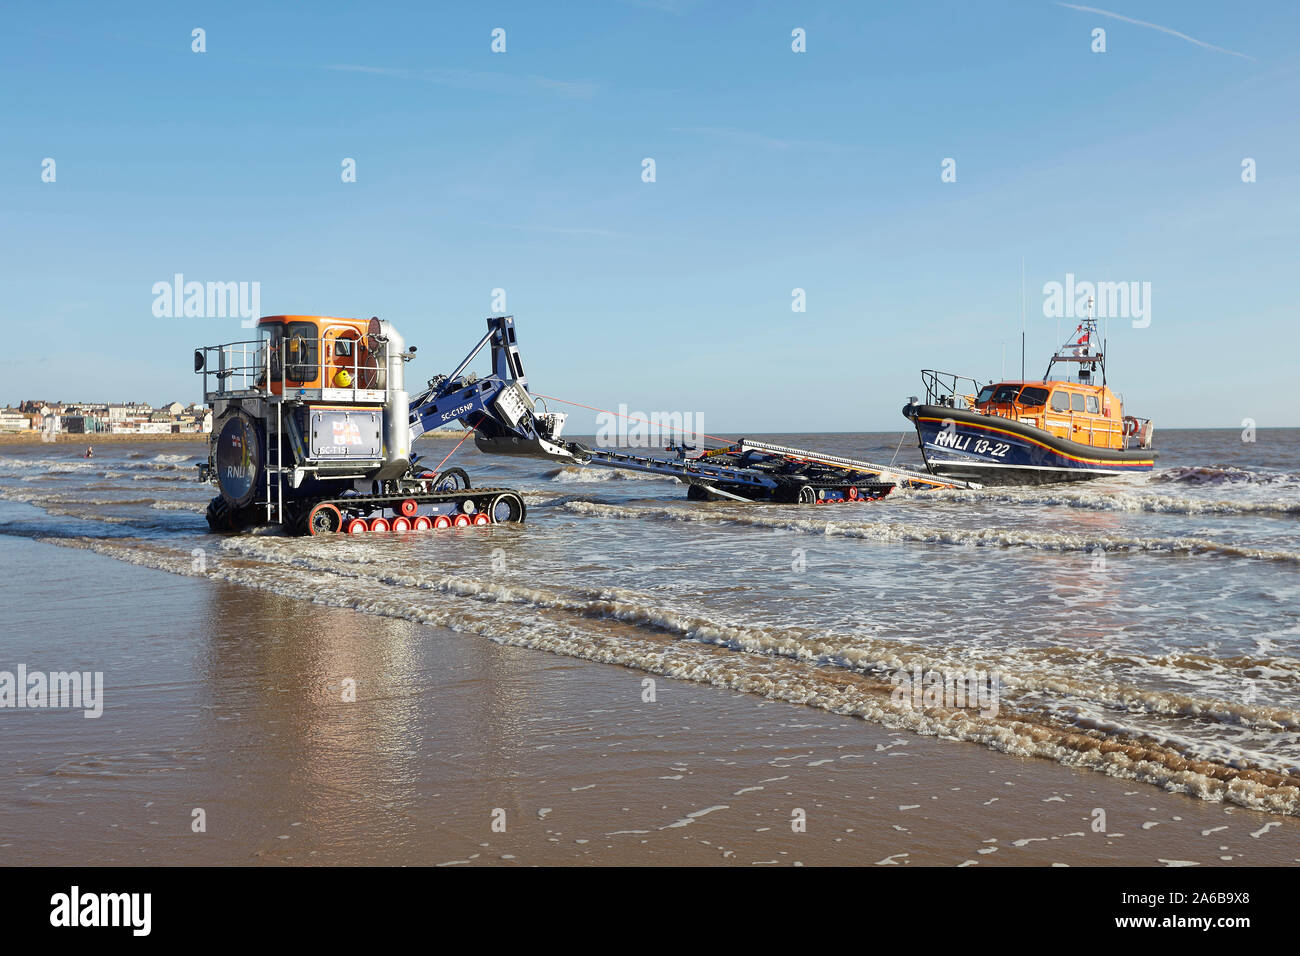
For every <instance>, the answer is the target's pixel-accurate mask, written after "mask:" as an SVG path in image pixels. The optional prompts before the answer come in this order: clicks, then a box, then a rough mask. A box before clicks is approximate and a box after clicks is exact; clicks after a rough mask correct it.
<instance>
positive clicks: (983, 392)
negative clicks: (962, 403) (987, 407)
mask: <svg viewBox="0 0 1300 956" xmlns="http://www.w3.org/2000/svg"><path fill="white" fill-rule="evenodd" d="M992 397H993V386H992V385H985V386H984V387H983V388H981V389H980V393H979V394H978V395H976V396H975V403H976V404H977V405H983V404H984V403H985V402H987V401H988V400H989V399H990V398H992Z"/></svg>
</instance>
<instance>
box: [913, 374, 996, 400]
mask: <svg viewBox="0 0 1300 956" xmlns="http://www.w3.org/2000/svg"><path fill="white" fill-rule="evenodd" d="M963 382H966V383H969V384H970V386H971V388H972V391H970V392H963V391H961V389H962V388H963V387H964V386H963V384H962V383H963ZM921 384H922V385H923V386H924V387H925V404H927V405H938V406H941V407H943V408H966V409H970V408H974V406H975V397H976V396H977V395H979V392H980V389H981V388H983V386H982V385H981V384H980V383H979V382H978V381H976V380H975V379H973V378H970V377H969V376H966V375H958V374H956V373H955V372H939V371H936V370H934V369H922V371H921Z"/></svg>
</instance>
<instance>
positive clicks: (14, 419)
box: [0, 408, 32, 432]
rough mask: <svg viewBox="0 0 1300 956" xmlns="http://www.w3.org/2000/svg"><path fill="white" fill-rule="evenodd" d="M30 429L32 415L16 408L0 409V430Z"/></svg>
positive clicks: (24, 430) (17, 430) (20, 430)
mask: <svg viewBox="0 0 1300 956" xmlns="http://www.w3.org/2000/svg"><path fill="white" fill-rule="evenodd" d="M31 430H32V416H31V415H29V414H27V413H25V412H21V411H19V410H18V409H16V408H3V409H0V431H6V432H27V431H31Z"/></svg>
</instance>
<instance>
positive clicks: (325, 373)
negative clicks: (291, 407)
mask: <svg viewBox="0 0 1300 956" xmlns="http://www.w3.org/2000/svg"><path fill="white" fill-rule="evenodd" d="M373 321H374V320H370V321H367V320H365V319H340V318H332V317H329V316H315V315H269V316H266V317H265V318H263V319H262V320H261V321H260V322H258V329H259V330H260V331H261V332H262V334H263V342H264V345H263V346H262V348H263V349H264V350H265V362H264V364H265V372H264V373H263V374H262V375H260V376H259V381H258V385H259V386H261V387H264V388H268V389H269V391H270V392H271V394H273V395H283V394H284V390H285V387H286V386H287V387H288V388H289V390H290V392H294V391H299V390H311V391H312V392H316V391H317V390H319V395H318V396H317V397H320V398H322V399H325V400H329V401H344V400H348V399H349V398H351V399H353V400H357V401H373V400H380V401H382V400H383V396H382V394H380V395H377V396H376V395H370V394H367V393H370V392H379V393H382V392H383V391H384V384H385V383H384V379H385V378H386V375H385V364H386V363H385V361H384V353H383V348H384V346H383V342H382V341H381V340H380V338H379V333H378V328H375V329H371V328H370V323H371V322H373ZM375 325H376V326H378V323H377V322H375ZM339 391H346V392H349V393H352V394H345V395H339V394H337V393H338V392H339ZM358 393H359V394H358Z"/></svg>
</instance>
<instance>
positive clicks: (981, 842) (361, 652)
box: [0, 538, 1300, 866]
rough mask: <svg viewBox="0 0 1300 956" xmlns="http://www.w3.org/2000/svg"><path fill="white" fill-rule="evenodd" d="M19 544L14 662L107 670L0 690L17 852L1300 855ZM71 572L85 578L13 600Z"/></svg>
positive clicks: (768, 714) (439, 640) (1297, 839)
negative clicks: (28, 694) (91, 687)
mask: <svg viewBox="0 0 1300 956" xmlns="http://www.w3.org/2000/svg"><path fill="white" fill-rule="evenodd" d="M9 542H10V546H9V547H7V548H6V549H4V550H3V551H0V574H3V576H4V577H3V580H4V581H5V582H6V584H5V588H6V591H7V592H9V593H10V595H11V599H10V602H9V603H10V605H11V607H13V608H14V611H13V613H12V615H11V632H12V634H13V635H15V637H14V638H13V639H12V640H11V641H9V642H8V644H9V646H8V647H7V653H6V655H5V660H4V661H0V667H4V668H12V667H14V666H15V665H16V664H17V663H20V662H21V663H25V664H27V665H28V667H29V668H30V669H47V670H49V669H64V668H72V667H77V668H83V669H92V670H102V671H103V672H104V675H105V685H106V690H105V710H104V715H103V717H101V718H99V719H96V720H87V719H84V718H83V717H82V716H81V714H80V713H79V712H68V711H60V712H35V711H15V710H0V721H4V722H5V723H4V729H5V732H4V733H3V734H0V768H2V769H0V833H3V834H5V836H4V837H2V838H0V853H3V854H4V857H5V858H7V859H10V860H14V861H18V860H29V861H30V860H35V859H39V860H40V861H41V862H42V863H68V864H71V863H80V862H83V861H86V860H91V861H94V862H97V863H105V864H108V863H175V864H181V863H216V864H248V863H295V864H301V863H333V864H348V863H354V864H364V863H388V864H413V865H433V864H440V865H442V864H445V865H466V864H469V865H474V864H484V863H488V864H506V865H519V864H524V865H528V864H567V863H586V864H629V863H637V864H665V865H668V864H710V863H720V864H734V865H746V866H750V865H791V864H795V863H800V864H805V865H826V864H839V865H859V864H863V865H871V864H880V865H918V864H920V865H942V866H958V865H980V866H989V865H1016V864H1018V865H1051V864H1069V865H1103V864H1136V865H1153V866H1158V865H1164V864H1165V863H1188V862H1191V863H1198V864H1202V865H1229V864H1231V865H1243V864H1245V865H1249V864H1289V863H1294V862H1297V861H1298V860H1300V820H1297V819H1295V818H1288V817H1279V816H1277V815H1272V814H1265V813H1260V812H1256V811H1251V810H1246V809H1242V808H1240V807H1233V806H1225V805H1222V804H1214V803H1208V802H1205V801H1202V800H1198V799H1195V798H1192V797H1187V796H1183V795H1180V794H1171V793H1165V792H1163V791H1161V790H1158V789H1156V788H1154V787H1151V786H1145V785H1138V784H1134V783H1133V782H1132V781H1126V780H1117V779H1112V778H1109V777H1106V776H1103V775H1101V774H1097V773H1093V772H1088V771H1082V770H1076V769H1072V768H1069V767H1064V766H1061V765H1058V764H1055V763H1052V762H1049V761H1046V760H1022V759H1019V758H1014V757H1009V756H1006V755H1002V754H997V753H993V752H990V751H988V750H985V749H983V748H981V747H979V746H977V745H972V744H969V743H961V742H956V741H949V740H943V739H937V738H932V737H922V736H918V735H914V734H907V733H898V732H892V731H889V730H886V729H884V728H881V727H878V726H875V725H872V724H868V723H866V722H864V721H860V720H855V719H851V718H841V717H837V716H835V715H832V714H828V713H826V712H824V711H820V710H815V709H812V708H806V707H801V706H793V705H787V704H780V703H773V702H770V701H765V700H762V699H759V698H756V697H752V696H749V695H744V694H737V693H734V692H731V691H726V690H720V689H717V688H713V687H709V686H705V685H699V684H694V683H690V682H682V681H675V680H670V679H666V678H658V679H656V683H655V691H656V694H655V696H656V700H655V701H654V702H652V703H651V702H646V701H645V700H643V694H644V687H645V685H644V681H645V680H646V679H647V677H648V675H646V674H645V673H643V672H640V671H632V670H628V669H625V668H622V667H616V666H610V665H604V664H595V663H588V662H584V661H577V660H571V659H567V658H562V657H556V656H554V655H550V654H546V653H543V652H539V651H533V650H528V649H524V648H516V647H508V646H503V645H499V644H496V643H494V642H492V641H491V640H489V639H487V638H485V637H482V636H478V635H472V634H459V633H455V632H451V631H445V630H441V629H438V628H433V627H428V626H424V625H418V624H412V623H409V622H406V621H400V620H395V619H391V618H383V617H376V616H372V615H366V614H362V613H359V612H357V611H354V610H351V609H345V608H331V607H324V606H320V605H313V604H309V603H307V602H306V601H303V600H298V599H295V598H289V597H283V596H280V595H276V594H270V593H266V592H263V591H258V590H254V589H249V588H242V587H238V586H234V585H230V584H226V583H221V582H217V581H213V580H206V579H203V578H194V577H184V576H180V575H174V574H168V573H166V572H162V571H156V570H152V569H148V568H142V567H136V566H132V565H126V564H122V563H120V562H117V561H114V560H112V559H110V558H107V557H104V556H101V555H98V554H93V553H90V552H86V551H82V550H74V549H69V548H62V547H57V546H52V545H48V544H44V543H40V542H35V541H29V540H22V539H14V538H11V539H9ZM51 576H55V577H57V578H59V579H61V580H66V581H70V582H76V586H75V587H71V588H69V590H68V594H67V596H66V599H65V600H62V601H60V602H58V603H57V604H53V605H51V604H49V603H40V604H25V603H24V602H22V601H21V600H18V599H16V598H17V596H18V595H21V594H22V593H24V592H26V593H33V592H34V591H35V590H36V589H37V588H38V587H39V586H41V583H42V582H48V580H50V577H51ZM56 648H57V649H58V650H57V652H56V651H55V650H54V649H56ZM348 679H352V680H355V681H356V700H355V702H344V701H343V699H342V697H343V690H344V687H345V683H344V682H345V681H346V680H348ZM195 809H202V811H203V813H204V815H205V819H206V824H207V829H206V832H205V833H193V832H192V831H191V825H192V823H191V821H192V818H193V816H194V810H195ZM1098 809H1100V810H1103V811H1104V812H1105V816H1106V830H1105V832H1097V831H1095V830H1094V829H1093V824H1094V821H1095V820H1097V813H1096V811H1097V810H1098ZM797 811H803V814H804V815H805V817H806V821H807V824H806V830H805V831H804V832H795V831H794V829H792V826H791V823H792V820H793V819H795V817H796V816H797ZM502 817H504V821H505V832H496V831H494V830H493V822H494V820H500V819H502Z"/></svg>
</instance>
